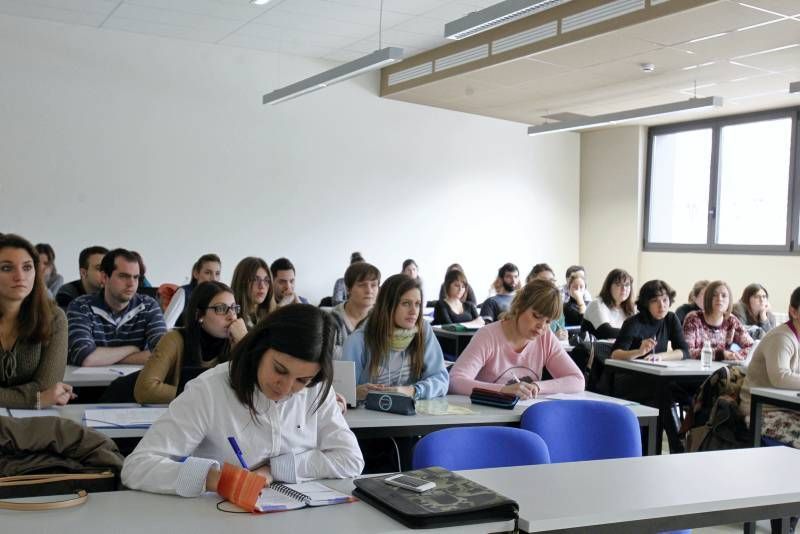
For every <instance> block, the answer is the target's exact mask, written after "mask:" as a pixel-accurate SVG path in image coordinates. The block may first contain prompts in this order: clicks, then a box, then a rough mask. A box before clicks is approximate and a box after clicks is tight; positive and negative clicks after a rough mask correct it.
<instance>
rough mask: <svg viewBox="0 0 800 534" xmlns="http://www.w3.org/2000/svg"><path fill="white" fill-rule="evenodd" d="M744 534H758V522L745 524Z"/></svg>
mask: <svg viewBox="0 0 800 534" xmlns="http://www.w3.org/2000/svg"><path fill="white" fill-rule="evenodd" d="M744 534H756V522H755V521H747V522H746V523H745V524H744Z"/></svg>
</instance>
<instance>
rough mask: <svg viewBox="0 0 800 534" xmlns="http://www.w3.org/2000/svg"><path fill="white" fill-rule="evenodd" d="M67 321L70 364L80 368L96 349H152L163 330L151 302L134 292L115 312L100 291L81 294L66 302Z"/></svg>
mask: <svg viewBox="0 0 800 534" xmlns="http://www.w3.org/2000/svg"><path fill="white" fill-rule="evenodd" d="M67 320H68V321H69V348H68V360H69V363H70V364H71V365H82V364H83V361H84V360H85V359H86V357H87V356H89V355H90V354H92V353H93V352H94V351H95V349H97V347H123V346H126V345H135V346H136V347H138V348H139V350H153V349H154V348H155V346H156V345H157V344H158V341H159V340H160V339H161V336H163V335H164V334H165V333H166V331H167V327H166V325H165V324H164V315H163V314H162V313H161V308H160V307H159V305H158V303H157V302H156V301H155V299H153V298H151V297H148V296H147V295H140V294H138V293H137V294H135V295H134V296H133V298H132V299H131V301H130V302H129V303H128V306H127V307H126V308H125V309H124V310H122V311H121V312H119V313H114V312H112V311H111V308H109V307H108V304H106V301H105V298H104V295H103V291H100V292H99V293H97V294H95V295H83V296H81V297H78V298H76V299H75V300H73V301H72V302H70V304H69V307H68V308H67Z"/></svg>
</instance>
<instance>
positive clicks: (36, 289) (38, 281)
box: [0, 234, 55, 343]
mask: <svg viewBox="0 0 800 534" xmlns="http://www.w3.org/2000/svg"><path fill="white" fill-rule="evenodd" d="M4 248H17V249H22V250H24V251H25V252H27V253H28V255H29V256H30V257H31V260H33V270H34V279H33V289H31V292H30V293H29V294H28V296H27V297H25V300H23V301H22V305H21V306H20V309H19V315H18V316H17V337H18V339H21V340H25V341H32V342H35V343H37V342H38V343H46V342H47V341H50V336H51V335H52V333H53V332H52V322H53V314H54V313H55V310H54V309H53V302H52V301H51V300H50V299H49V298H48V297H47V289H46V288H45V285H44V280H42V277H41V276H39V254H38V253H37V252H36V249H35V248H34V247H33V245H32V244H31V242H30V241H28V240H27V239H25V238H24V237H22V236H19V235H16V234H0V250H2V249H4ZM2 316H3V314H2V312H0V317H2Z"/></svg>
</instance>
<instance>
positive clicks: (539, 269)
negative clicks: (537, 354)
mask: <svg viewBox="0 0 800 534" xmlns="http://www.w3.org/2000/svg"><path fill="white" fill-rule="evenodd" d="M534 280H545V281H547V282H550V283H551V284H555V283H556V273H555V271H553V268H552V267H550V265H548V264H546V263H537V264H536V265H534V266H533V269H531V272H529V273H528V277H527V278H526V279H525V283H526V284H527V283H529V282H532V281H534ZM550 331H551V332H553V333H554V334H555V335H556V337H557V338H558V339H560V340H561V341H566V340H567V338H568V337H569V336H568V334H567V324H566V321H565V319H564V311H563V310H562V311H561V315H559V316H558V318H557V319H553V320H552V321H550Z"/></svg>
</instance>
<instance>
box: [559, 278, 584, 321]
mask: <svg viewBox="0 0 800 534" xmlns="http://www.w3.org/2000/svg"><path fill="white" fill-rule="evenodd" d="M581 273H582V271H580V272H574V273H572V274H571V275H570V277H569V279H568V280H567V298H566V299H565V300H564V321H565V323H566V325H567V326H580V325H581V323H582V322H583V314H584V313H586V304H588V303H589V302H590V301H588V300H583V297H584V295H585V294H586V280H584V279H583V274H581Z"/></svg>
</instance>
